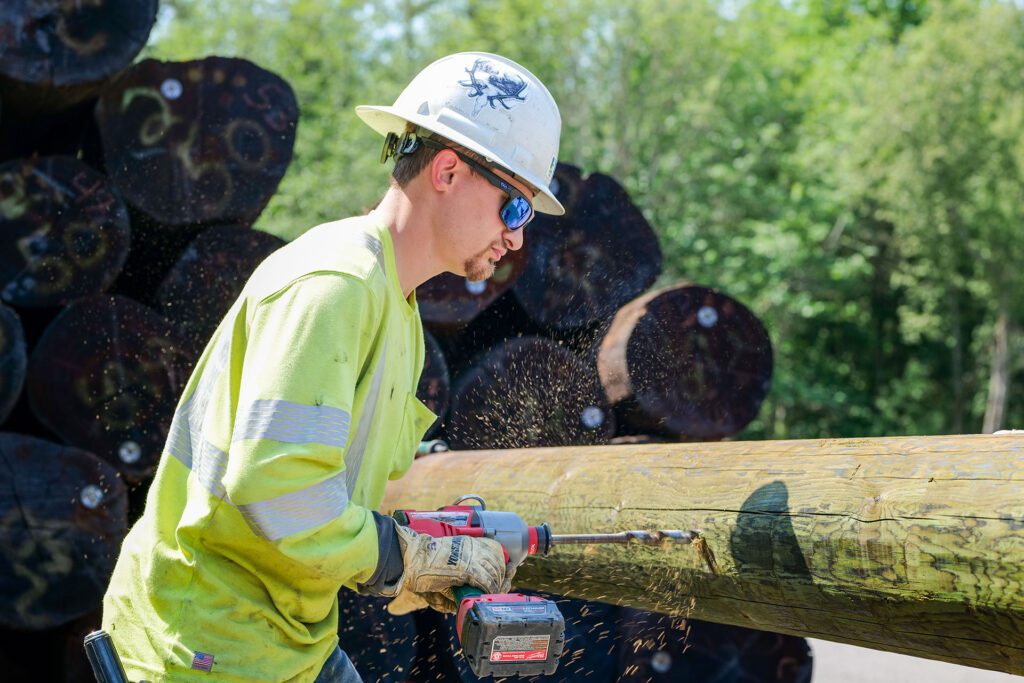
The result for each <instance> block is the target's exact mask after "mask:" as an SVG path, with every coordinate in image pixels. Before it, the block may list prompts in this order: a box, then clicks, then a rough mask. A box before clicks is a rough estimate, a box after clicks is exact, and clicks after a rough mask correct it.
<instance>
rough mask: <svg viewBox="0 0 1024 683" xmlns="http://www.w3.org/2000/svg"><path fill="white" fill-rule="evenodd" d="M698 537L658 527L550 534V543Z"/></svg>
mask: <svg viewBox="0 0 1024 683" xmlns="http://www.w3.org/2000/svg"><path fill="white" fill-rule="evenodd" d="M697 538H700V532H699V531H679V530H676V529H659V530H657V531H620V532H619V533H617V534H552V536H551V545H573V544H574V545H580V544H585V543H619V544H622V545H626V544H629V543H642V544H644V545H661V544H662V543H665V542H667V541H675V542H677V543H692V542H693V541H694V539H697Z"/></svg>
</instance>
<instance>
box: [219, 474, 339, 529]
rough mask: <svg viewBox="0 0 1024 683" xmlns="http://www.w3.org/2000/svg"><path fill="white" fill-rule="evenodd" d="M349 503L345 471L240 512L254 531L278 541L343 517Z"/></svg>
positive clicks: (248, 504) (247, 506)
mask: <svg viewBox="0 0 1024 683" xmlns="http://www.w3.org/2000/svg"><path fill="white" fill-rule="evenodd" d="M347 504H348V492H347V491H346V490H345V473H344V472H339V473H338V474H336V475H334V476H333V477H331V478H330V479H325V480H323V481H322V482H320V483H319V484H313V485H312V486H307V487H306V488H304V489H300V490H298V491H292V492H290V493H285V494H282V495H280V496H275V497H274V498H268V499H267V500H261V501H258V502H256V503H247V504H245V505H239V506H238V511H239V512H241V513H242V517H244V518H245V521H246V522H248V523H249V526H250V527H251V528H252V529H253V530H254V531H256V532H257V533H259V534H260V535H261V536H263V537H264V538H266V539H267V540H270V541H276V540H278V539H280V538H284V537H285V536H290V535H292V534H296V533H298V532H300V531H305V530H307V529H312V528H313V527H316V526H320V525H321V524H326V523H327V522H330V521H331V520H333V519H335V518H337V517H340V516H341V514H342V513H343V512H344V511H345V506H346V505H347Z"/></svg>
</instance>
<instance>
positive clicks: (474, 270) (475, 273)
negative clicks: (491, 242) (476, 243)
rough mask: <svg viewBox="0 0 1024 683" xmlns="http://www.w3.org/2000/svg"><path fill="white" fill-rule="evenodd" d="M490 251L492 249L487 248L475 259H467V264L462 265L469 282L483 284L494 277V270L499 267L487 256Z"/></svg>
mask: <svg viewBox="0 0 1024 683" xmlns="http://www.w3.org/2000/svg"><path fill="white" fill-rule="evenodd" d="M490 251H491V248H490V247H487V249H485V250H484V251H482V252H480V253H479V254H477V255H476V256H474V257H473V258H469V259H466V262H465V263H463V264H462V266H463V270H464V271H465V273H466V279H467V280H469V281H470V282H482V281H483V280H486V279H488V278H490V277H491V276H492V275H494V269H495V268H496V267H497V264H496V263H495V262H494V261H492V260H491V259H489V258H488V256H487V255H488V253H490Z"/></svg>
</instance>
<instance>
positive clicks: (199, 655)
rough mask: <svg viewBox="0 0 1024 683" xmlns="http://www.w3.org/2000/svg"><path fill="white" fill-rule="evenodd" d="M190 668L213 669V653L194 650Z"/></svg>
mask: <svg viewBox="0 0 1024 683" xmlns="http://www.w3.org/2000/svg"><path fill="white" fill-rule="evenodd" d="M192 668H193V669H199V670H200V671H210V670H211V669H213V655H208V654H206V653H205V652H196V653H195V656H194V657H192Z"/></svg>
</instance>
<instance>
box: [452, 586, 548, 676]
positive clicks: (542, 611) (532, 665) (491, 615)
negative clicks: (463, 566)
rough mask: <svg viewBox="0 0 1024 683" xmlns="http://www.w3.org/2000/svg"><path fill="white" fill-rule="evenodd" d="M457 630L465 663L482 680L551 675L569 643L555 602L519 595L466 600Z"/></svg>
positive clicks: (491, 595) (493, 595)
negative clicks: (483, 677)
mask: <svg viewBox="0 0 1024 683" xmlns="http://www.w3.org/2000/svg"><path fill="white" fill-rule="evenodd" d="M456 630H457V631H458V634H459V642H460V643H461V644H462V651H463V654H464V655H465V657H466V663H467V664H468V665H469V668H470V669H471V670H472V671H473V673H474V674H476V675H477V676H481V677H482V676H495V677H501V676H536V675H538V674H552V673H554V672H555V670H556V669H557V668H558V658H559V657H561V655H562V646H563V645H564V644H565V620H564V619H563V618H562V613H561V612H559V611H558V607H557V606H556V605H555V603H553V602H551V601H550V600H545V599H544V598H541V597H537V596H530V595H522V594H521V593H498V594H488V595H477V596H476V597H471V598H465V599H463V600H462V602H461V603H460V605H459V613H458V617H457V620H456Z"/></svg>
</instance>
